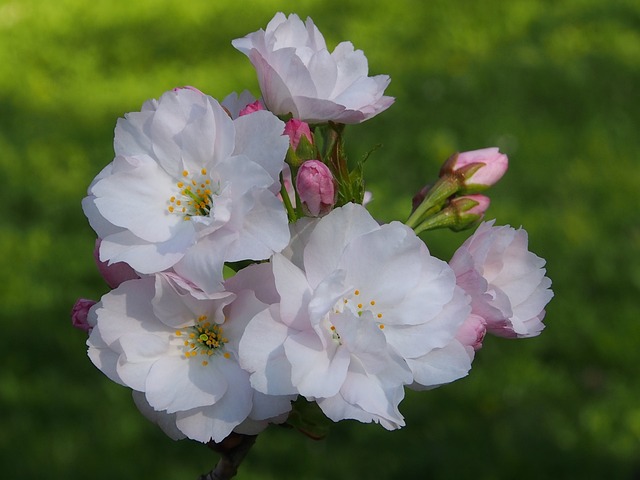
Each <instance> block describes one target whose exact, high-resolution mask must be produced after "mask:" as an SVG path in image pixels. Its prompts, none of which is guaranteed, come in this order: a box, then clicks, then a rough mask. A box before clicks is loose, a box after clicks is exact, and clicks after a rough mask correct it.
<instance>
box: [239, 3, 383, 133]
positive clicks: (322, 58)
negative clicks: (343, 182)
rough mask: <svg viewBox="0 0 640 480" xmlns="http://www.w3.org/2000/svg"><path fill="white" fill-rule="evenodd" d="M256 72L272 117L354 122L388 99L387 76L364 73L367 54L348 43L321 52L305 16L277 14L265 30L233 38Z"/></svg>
mask: <svg viewBox="0 0 640 480" xmlns="http://www.w3.org/2000/svg"><path fill="white" fill-rule="evenodd" d="M232 44H233V46H234V47H235V48H237V49H238V50H239V51H241V52H242V53H244V54H245V55H246V56H247V57H249V59H250V60H251V63H252V64H253V66H254V67H255V69H256V71H257V73H258V82H259V84H260V89H261V91H262V96H263V99H264V103H265V105H266V106H267V108H268V109H269V110H271V111H272V112H273V113H275V114H276V115H288V114H291V115H293V117H295V118H298V119H300V120H304V121H305V122H308V123H323V122H327V121H333V122H337V123H360V122H363V121H364V120H367V119H369V118H371V117H373V116H375V115H377V114H378V113H380V112H382V111H384V110H386V109H387V108H389V106H391V104H392V103H393V100H394V99H393V98H392V97H387V96H384V95H383V94H384V90H385V88H386V87H387V85H388V84H389V81H390V80H389V77H388V76H387V75H377V76H374V77H369V66H368V63H367V58H366V57H365V56H364V54H363V53H362V51H361V50H354V48H353V45H352V44H351V42H342V43H340V44H339V45H338V46H337V47H336V48H335V50H334V51H333V52H331V53H330V52H329V51H328V50H327V45H326V43H325V40H324V37H323V36H322V34H321V33H320V31H319V30H318V28H317V27H316V26H315V25H314V23H313V21H312V20H311V19H310V18H307V21H306V22H305V23H303V22H302V20H300V18H299V17H298V16H297V15H295V14H291V15H289V17H288V18H287V17H286V16H285V15H284V14H283V13H277V14H276V15H275V16H274V17H273V19H272V20H271V21H270V22H269V24H268V25H267V28H266V30H262V29H260V30H258V31H257V32H253V33H250V34H249V35H247V36H245V37H243V38H238V39H236V40H233V42H232Z"/></svg>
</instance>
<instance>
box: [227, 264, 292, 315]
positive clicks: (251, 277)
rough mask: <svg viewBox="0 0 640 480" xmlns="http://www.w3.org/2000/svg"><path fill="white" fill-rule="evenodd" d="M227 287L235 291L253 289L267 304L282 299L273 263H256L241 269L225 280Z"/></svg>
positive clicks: (259, 298) (260, 299)
mask: <svg viewBox="0 0 640 480" xmlns="http://www.w3.org/2000/svg"><path fill="white" fill-rule="evenodd" d="M225 289H226V290H228V291H231V292H235V293H238V292H240V291H241V290H244V289H247V290H251V292H252V293H253V294H254V295H255V296H256V298H257V299H258V300H259V301H261V302H263V303H265V304H266V305H271V304H273V303H278V302H279V301H280V295H279V294H278V291H277V290H276V284H275V279H274V278H273V269H272V266H271V263H255V264H252V265H249V266H247V267H245V268H243V269H241V270H240V271H238V273H236V274H235V275H234V276H233V277H231V278H229V279H227V280H225ZM265 308H266V307H265Z"/></svg>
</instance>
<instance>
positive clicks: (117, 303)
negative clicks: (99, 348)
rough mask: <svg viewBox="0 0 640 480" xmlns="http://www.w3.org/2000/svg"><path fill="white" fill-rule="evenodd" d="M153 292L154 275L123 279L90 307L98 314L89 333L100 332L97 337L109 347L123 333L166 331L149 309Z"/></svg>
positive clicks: (117, 347) (119, 350) (117, 348)
mask: <svg viewBox="0 0 640 480" xmlns="http://www.w3.org/2000/svg"><path fill="white" fill-rule="evenodd" d="M153 294H154V282H153V278H141V279H139V280H129V281H128V282H124V283H123V284H122V285H120V286H119V287H118V288H117V289H115V290H112V291H111V292H110V293H108V294H106V295H104V296H103V297H102V300H101V301H100V303H99V304H97V305H96V306H95V307H94V308H93V309H92V310H91V311H90V315H91V314H95V315H96V318H97V319H96V320H95V327H94V329H93V332H92V334H93V333H94V332H99V333H98V335H99V337H100V338H101V339H102V340H103V341H104V342H105V343H106V344H107V345H109V346H110V347H111V346H113V345H114V344H116V343H117V342H118V340H119V339H120V337H121V336H123V335H126V334H136V333H139V334H149V333H162V332H165V329H164V328H163V327H162V325H160V324H158V321H157V319H156V317H155V315H154V314H153V310H152V309H151V299H152V298H153ZM90 338H91V337H90ZM113 348H115V349H116V350H117V351H118V353H120V352H121V351H122V349H121V348H120V347H119V346H114V347H113Z"/></svg>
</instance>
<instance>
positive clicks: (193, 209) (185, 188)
mask: <svg viewBox="0 0 640 480" xmlns="http://www.w3.org/2000/svg"><path fill="white" fill-rule="evenodd" d="M206 175H207V169H206V168H203V169H202V170H200V175H198V177H197V178H196V176H194V175H191V174H190V173H189V172H188V171H187V170H184V171H183V172H182V176H183V180H180V181H179V182H178V183H176V186H177V187H178V193H177V194H176V195H174V196H172V197H171V198H169V206H168V207H167V210H169V213H174V214H177V215H182V217H183V218H184V219H185V220H189V219H191V217H197V216H201V217H204V216H208V215H209V213H210V212H211V209H212V208H213V195H214V192H213V190H212V189H211V179H209V178H208V177H207V176H206Z"/></svg>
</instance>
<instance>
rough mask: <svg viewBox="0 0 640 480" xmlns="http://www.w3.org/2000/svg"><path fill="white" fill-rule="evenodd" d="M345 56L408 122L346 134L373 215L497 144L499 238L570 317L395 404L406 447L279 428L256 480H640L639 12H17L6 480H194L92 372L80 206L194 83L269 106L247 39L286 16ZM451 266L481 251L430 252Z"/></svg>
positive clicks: (174, 5) (1, 396)
mask: <svg viewBox="0 0 640 480" xmlns="http://www.w3.org/2000/svg"><path fill="white" fill-rule="evenodd" d="M279 10H282V11H284V12H286V13H290V12H292V11H295V12H297V13H299V14H300V16H302V17H303V18H304V17H306V16H307V15H309V16H311V17H312V18H313V19H314V21H315V23H316V24H317V25H318V26H319V28H320V30H321V31H322V32H323V33H324V34H325V36H326V38H327V43H328V44H329V46H330V48H333V47H334V46H335V45H336V44H337V43H338V42H339V41H342V40H351V41H352V42H353V43H354V44H355V46H356V47H357V48H361V49H363V50H364V51H365V54H366V55H367V57H368V59H369V67H370V72H371V73H372V74H378V73H387V74H389V75H390V76H391V78H392V82H391V85H390V87H389V88H388V90H387V93H388V94H389V95H393V96H395V97H396V99H397V100H396V103H395V105H394V106H393V107H392V108H390V109H389V110H388V111H387V112H385V113H383V114H382V115H380V116H379V117H376V118H375V119H373V120H371V121H368V122H366V123H364V124H362V125H360V126H354V127H349V128H348V129H347V142H348V149H349V154H350V156H351V157H352V158H357V157H358V156H361V155H364V154H365V153H366V152H367V151H368V150H369V149H370V148H371V147H372V146H374V145H376V144H378V143H383V144H384V145H383V148H381V149H379V150H377V151H376V152H375V153H374V154H373V156H372V157H371V158H370V159H369V161H368V163H367V165H366V178H367V179H368V189H369V190H371V191H372V192H373V194H374V198H375V200H374V201H373V203H372V204H371V210H372V211H373V213H374V214H375V215H377V216H378V217H379V218H380V219H381V220H384V221H389V220H392V219H402V220H404V219H405V218H406V216H407V214H408V209H409V205H410V200H411V197H412V195H413V193H414V192H415V191H417V190H418V189H419V188H420V187H421V186H422V185H423V184H425V183H427V182H428V181H430V180H431V179H432V178H433V177H434V176H435V175H436V173H437V170H438V166H439V164H440V163H441V162H442V161H443V160H445V159H446V158H447V157H448V156H449V155H450V154H451V153H453V152H454V151H456V150H460V151H462V150H472V149H476V148H481V147H487V146H499V147H500V148H501V149H502V150H503V151H504V152H506V153H508V155H509V157H510V170H509V172H508V174H507V175H506V177H505V178H504V179H503V181H502V182H501V183H500V184H499V185H498V186H497V187H496V188H494V189H493V190H492V191H491V196H492V200H493V203H492V206H491V208H490V210H489V212H488V218H494V217H495V218H497V223H498V224H511V225H513V226H516V227H517V226H520V225H522V226H523V227H524V228H526V229H527V230H528V231H529V234H530V248H531V250H533V251H534V252H536V253H537V254H538V255H540V256H542V257H544V258H546V259H547V262H548V263H547V268H548V275H549V276H550V277H551V279H552V280H553V289H554V291H555V298H554V299H553V300H552V302H551V304H550V305H549V307H548V310H547V317H546V324H547V329H546V330H545V331H544V332H543V334H542V335H541V336H540V337H537V338H533V339H527V340H520V341H513V340H506V339H498V338H487V340H486V341H485V347H484V349H483V350H481V351H480V352H479V354H478V355H477V357H476V361H475V363H474V368H473V370H472V372H471V374H470V376H468V377H467V378H464V379H462V380H460V381H458V382H456V383H454V384H451V385H448V386H445V387H443V388H440V389H436V390H433V391H430V392H422V393H409V394H408V395H407V398H406V399H405V400H404V402H403V403H402V404H401V410H402V412H403V413H404V414H405V416H406V422H407V426H406V427H405V428H404V429H402V430H400V431H395V432H387V431H385V430H384V429H382V428H381V427H379V426H377V425H363V424H359V423H356V422H342V423H340V424H338V425H336V426H335V428H333V429H332V432H331V434H330V436H329V437H328V438H327V439H326V440H324V441H321V442H314V441H312V440H309V439H307V438H306V437H303V436H302V435H300V434H297V433H295V432H292V431H284V430H282V429H277V428H273V429H270V430H268V431H266V432H265V433H264V434H262V435H261V436H260V437H259V439H258V442H257V444H256V446H255V447H254V449H253V450H252V451H251V453H250V454H249V457H248V459H247V460H246V462H245V463H244V464H243V466H242V467H241V471H240V476H239V478H243V479H265V480H266V479H329V478H331V479H354V478H355V479H358V478H376V479H400V478H402V479H411V478H416V479H418V478H419V479H425V478H434V479H467V478H473V479H503V478H504V479H511V478H520V479H540V478H554V479H556V478H560V479H574V478H581V479H599V478H605V477H606V478H615V479H634V478H635V479H637V478H640V383H639V381H638V380H639V373H640V368H639V365H640V348H639V342H640V308H639V304H638V294H639V293H640V292H639V290H640V214H639V207H640V199H639V189H640V173H638V172H639V169H638V152H639V151H640V135H639V134H638V128H639V126H640V97H639V86H640V3H638V2H637V1H635V0H628V1H623V0H618V1H615V0H611V1H601V0H547V1H544V0H511V1H500V0H484V1H482V2H479V1H475V0H432V1H425V2H418V1H415V2H413V1H405V0H396V1H394V2H389V1H368V2H362V1H359V0H299V1H296V2H285V1H276V0H270V1H255V2H251V1H226V0H225V1H220V0H215V1H214V0H191V1H187V0H136V1H131V0H127V1H124V0H111V1H100V0H95V1H92V2H87V1H84V0H58V1H56V2H52V1H49V0H11V1H7V0H1V1H0V175H1V177H0V178H1V179H2V184H3V185H4V187H3V190H2V205H4V207H5V208H4V210H3V216H2V219H1V220H0V252H1V254H0V272H1V274H2V278H4V280H3V281H2V286H1V287H0V302H1V305H2V308H1V309H0V322H1V323H2V335H0V342H2V343H1V344H2V349H1V350H0V352H1V353H0V411H1V412H2V413H1V415H2V417H1V421H0V477H2V478H4V479H10V480H11V479H31V478H33V479H36V478H37V479H40V478H50V479H71V478H92V479H109V480H113V479H144V478H154V479H175V480H179V479H195V478H196V477H197V475H198V474H200V473H203V472H205V471H208V470H209V469H210V468H211V467H212V466H213V465H214V464H215V462H216V459H217V458H216V456H215V454H213V453H212V452H210V451H209V450H208V449H207V448H206V447H204V446H202V445H199V444H196V443H191V442H188V441H182V442H173V441H171V440H170V439H168V438H167V437H165V436H164V434H163V433H161V432H160V430H159V429H157V428H156V427H155V426H154V425H152V424H150V423H149V422H147V421H146V420H145V419H144V418H143V417H142V416H141V415H139V414H138V412H137V410H136V409H135V407H134V405H133V402H132V401H131V397H130V392H129V391H128V390H127V389H125V388H123V387H120V386H118V385H115V384H113V383H111V382H110V381H109V380H108V379H107V378H106V377H105V376H103V375H102V374H101V373H100V372H99V371H98V370H97V369H95V367H93V365H92V364H91V363H90V361H89V360H88V359H87V357H86V354H85V350H86V347H85V344H84V342H85V335H84V334H83V333H82V332H80V331H78V330H75V329H73V328H72V327H71V325H70V320H69V312H70V310H71V306H72V305H73V303H74V301H75V300H76V298H77V297H86V298H94V299H98V298H99V297H100V296H101V295H102V294H104V293H106V291H107V287H106V286H105V285H104V284H103V283H102V281H101V278H100V277H99V275H98V273H97V272H96V270H95V268H94V265H93V261H92V257H91V252H92V249H93V241H94V236H93V233H92V231H91V229H90V228H89V226H88V224H87V222H86V220H85V218H84V216H83V214H82V210H81V208H80V200H81V198H82V197H83V196H84V194H85V191H86V188H87V186H88V184H89V182H90V181H91V180H92V178H93V177H94V176H95V175H96V174H97V172H98V171H99V170H100V169H101V168H102V167H103V166H104V165H105V164H106V163H108V162H109V161H111V159H112V156H113V150H112V141H113V128H114V126H115V122H116V119H117V118H118V117H120V116H122V115H123V114H124V113H125V112H128V111H135V110H138V109H139V108H140V106H141V104H142V103H143V102H144V101H145V100H146V99H148V98H157V97H159V96H160V95H161V94H162V93H163V92H164V91H166V90H168V89H171V88H172V87H174V86H178V85H194V86H197V87H198V88H200V89H201V90H203V91H205V92H206V93H208V94H211V95H213V96H214V97H216V98H219V99H221V98H223V97H224V96H226V95H227V94H228V93H230V92H231V91H234V90H236V91H241V90H243V89H245V88H248V89H250V90H252V91H253V93H254V94H258V90H257V81H256V78H255V73H254V71H253V69H252V67H251V65H250V63H249V61H248V60H247V59H246V58H245V57H244V56H243V55H242V54H240V53H239V52H237V51H235V50H234V49H233V48H232V47H231V45H230V41H231V40H232V39H233V38H237V37H241V36H244V35H245V34H247V33H249V32H252V31H254V30H256V29H258V28H261V27H265V26H266V24H267V22H268V21H269V20H270V19H271V17H272V16H273V14H274V13H275V12H276V11H279ZM424 239H425V241H426V242H427V243H428V245H429V246H430V248H431V250H432V252H433V253H434V254H436V255H437V256H440V257H441V258H444V259H448V258H449V257H450V255H451V254H452V252H453V251H454V250H455V248H457V246H458V245H459V244H460V243H461V242H462V240H463V239H464V235H456V234H453V233H449V232H438V233H430V234H426V235H425V236H424Z"/></svg>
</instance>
